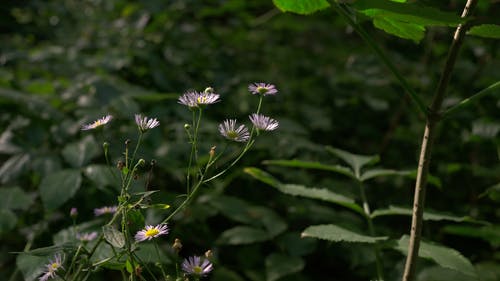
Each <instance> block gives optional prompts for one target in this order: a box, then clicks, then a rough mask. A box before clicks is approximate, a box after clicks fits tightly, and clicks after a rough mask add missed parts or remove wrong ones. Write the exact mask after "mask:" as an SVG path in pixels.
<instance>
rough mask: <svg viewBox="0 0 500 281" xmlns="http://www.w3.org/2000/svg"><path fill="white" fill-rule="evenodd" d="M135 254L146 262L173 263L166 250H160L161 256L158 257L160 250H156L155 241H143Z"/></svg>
mask: <svg viewBox="0 0 500 281" xmlns="http://www.w3.org/2000/svg"><path fill="white" fill-rule="evenodd" d="M135 254H137V256H138V257H139V258H140V261H141V262H144V263H155V262H161V263H162V264H165V263H171V260H170V259H169V257H168V256H167V254H166V252H165V251H160V257H158V251H156V249H155V245H154V244H153V243H141V244H140V247H139V249H138V250H137V251H136V252H135Z"/></svg>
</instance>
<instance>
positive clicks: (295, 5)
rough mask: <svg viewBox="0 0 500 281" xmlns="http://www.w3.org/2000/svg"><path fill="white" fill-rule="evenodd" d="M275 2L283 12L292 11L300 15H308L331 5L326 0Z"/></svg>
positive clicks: (277, 0) (284, 0)
mask: <svg viewBox="0 0 500 281" xmlns="http://www.w3.org/2000/svg"><path fill="white" fill-rule="evenodd" d="M273 3H274V5H275V6H276V7H278V9H280V10H281V11H283V12H292V13H297V14H300V15H308V14H311V13H314V12H316V11H319V10H322V9H326V8H328V7H329V6H330V4H329V3H328V1H326V0H300V1H296V0H273Z"/></svg>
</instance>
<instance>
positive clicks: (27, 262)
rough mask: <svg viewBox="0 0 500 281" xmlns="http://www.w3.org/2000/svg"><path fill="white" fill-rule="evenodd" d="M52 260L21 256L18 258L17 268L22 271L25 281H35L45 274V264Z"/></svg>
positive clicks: (26, 255)
mask: <svg viewBox="0 0 500 281" xmlns="http://www.w3.org/2000/svg"><path fill="white" fill-rule="evenodd" d="M49 260H50V257H45V256H43V257H38V256H32V255H28V254H20V255H18V256H17V258H16V265H17V268H19V270H20V271H21V273H22V274H23V277H24V281H33V280H37V278H38V277H39V276H40V275H41V274H42V273H43V272H44V270H45V264H47V263H48V262H49Z"/></svg>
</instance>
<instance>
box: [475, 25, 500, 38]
mask: <svg viewBox="0 0 500 281" xmlns="http://www.w3.org/2000/svg"><path fill="white" fill-rule="evenodd" d="M467 34H469V35H475V36H480V37H486V38H494V39H500V25H495V24H481V25H477V26H473V27H472V28H471V29H469V32H467Z"/></svg>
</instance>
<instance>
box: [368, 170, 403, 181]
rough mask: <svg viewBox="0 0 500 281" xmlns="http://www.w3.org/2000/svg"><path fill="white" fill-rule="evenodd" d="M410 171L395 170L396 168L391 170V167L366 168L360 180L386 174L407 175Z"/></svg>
mask: <svg viewBox="0 0 500 281" xmlns="http://www.w3.org/2000/svg"><path fill="white" fill-rule="evenodd" d="M411 174H412V171H397V170H391V169H372V170H367V171H366V172H364V173H363V174H362V175H361V178H360V180H361V181H366V180H369V179H372V178H377V177H386V176H407V175H411Z"/></svg>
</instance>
